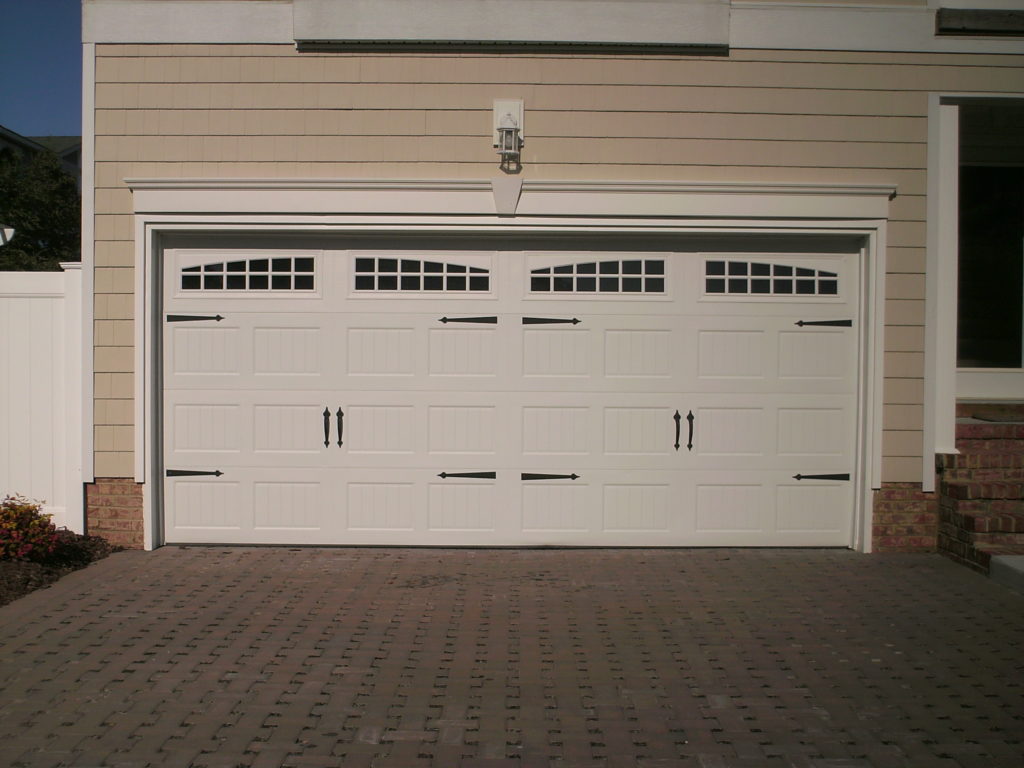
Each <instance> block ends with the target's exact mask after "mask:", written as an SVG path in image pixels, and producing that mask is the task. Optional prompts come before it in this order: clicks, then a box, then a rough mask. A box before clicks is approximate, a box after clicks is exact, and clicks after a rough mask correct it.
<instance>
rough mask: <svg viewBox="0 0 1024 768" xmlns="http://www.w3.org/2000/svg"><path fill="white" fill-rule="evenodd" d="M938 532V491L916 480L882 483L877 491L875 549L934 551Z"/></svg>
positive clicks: (887, 550)
mask: <svg viewBox="0 0 1024 768" xmlns="http://www.w3.org/2000/svg"><path fill="white" fill-rule="evenodd" d="M938 535H939V501H938V494H935V493H925V492H924V491H922V490H921V486H920V485H919V484H917V483H882V487H881V488H880V489H879V490H877V491H875V498H874V537H873V543H874V551H875V552H934V551H935V550H936V548H937V546H938Z"/></svg>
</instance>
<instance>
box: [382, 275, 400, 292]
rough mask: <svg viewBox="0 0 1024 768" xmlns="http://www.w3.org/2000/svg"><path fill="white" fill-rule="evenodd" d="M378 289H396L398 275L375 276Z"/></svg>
mask: <svg viewBox="0 0 1024 768" xmlns="http://www.w3.org/2000/svg"><path fill="white" fill-rule="evenodd" d="M377 290H378V291H397V290H398V275H379V276H378V277H377Z"/></svg>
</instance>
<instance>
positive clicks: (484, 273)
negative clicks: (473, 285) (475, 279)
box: [469, 267, 487, 275]
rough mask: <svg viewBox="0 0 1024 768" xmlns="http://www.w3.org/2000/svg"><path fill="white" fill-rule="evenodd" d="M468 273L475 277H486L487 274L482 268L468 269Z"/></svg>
mask: <svg viewBox="0 0 1024 768" xmlns="http://www.w3.org/2000/svg"><path fill="white" fill-rule="evenodd" d="M469 271H470V272H471V273H473V274H476V275H486V274H487V270H486V269H484V268H483V267H470V268H469Z"/></svg>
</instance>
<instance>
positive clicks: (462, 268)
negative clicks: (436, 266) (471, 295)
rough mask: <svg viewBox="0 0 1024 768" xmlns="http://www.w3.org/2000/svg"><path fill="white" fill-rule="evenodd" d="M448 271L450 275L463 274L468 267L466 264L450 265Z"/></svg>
mask: <svg viewBox="0 0 1024 768" xmlns="http://www.w3.org/2000/svg"><path fill="white" fill-rule="evenodd" d="M447 271H448V273H449V274H451V273H453V272H457V273H459V274H461V273H463V272H465V271H466V266H465V265H464V264H448V265H447Z"/></svg>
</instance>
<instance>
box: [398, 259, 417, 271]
mask: <svg viewBox="0 0 1024 768" xmlns="http://www.w3.org/2000/svg"><path fill="white" fill-rule="evenodd" d="M402 271H403V272H419V271H420V263H419V262H418V261H416V260H414V259H402Z"/></svg>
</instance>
